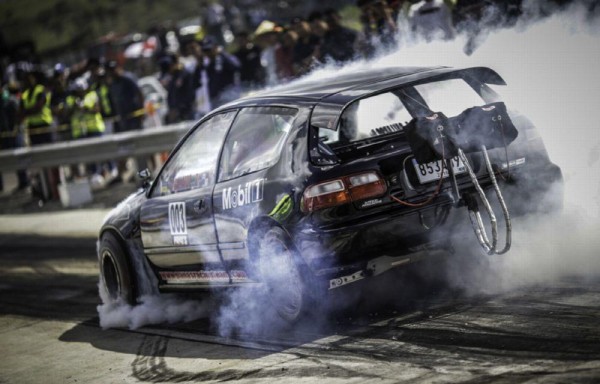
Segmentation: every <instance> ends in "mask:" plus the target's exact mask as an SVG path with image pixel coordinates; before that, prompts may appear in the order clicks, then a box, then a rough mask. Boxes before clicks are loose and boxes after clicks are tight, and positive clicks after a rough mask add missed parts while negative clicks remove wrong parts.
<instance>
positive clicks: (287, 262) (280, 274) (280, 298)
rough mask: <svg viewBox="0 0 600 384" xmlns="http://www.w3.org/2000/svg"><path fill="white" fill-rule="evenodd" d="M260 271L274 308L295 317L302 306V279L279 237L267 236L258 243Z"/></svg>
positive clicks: (282, 313) (292, 258) (287, 249)
mask: <svg viewBox="0 0 600 384" xmlns="http://www.w3.org/2000/svg"><path fill="white" fill-rule="evenodd" d="M259 254H260V272H261V275H262V277H263V281H264V283H265V285H266V289H267V292H268V294H269V296H270V298H271V301H272V304H273V305H274V307H275V308H276V310H277V311H278V312H279V313H280V314H281V315H283V316H285V317H295V316H296V315H297V314H298V313H299V311H300V309H301V307H302V281H301V279H300V274H299V273H298V269H297V267H296V264H295V262H294V257H293V254H292V252H291V251H290V249H289V248H288V247H287V246H286V245H285V244H284V242H283V241H282V240H281V239H278V238H275V237H272V236H271V237H267V238H265V239H264V240H263V242H261V244H260V252H259Z"/></svg>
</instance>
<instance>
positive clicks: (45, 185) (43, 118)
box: [20, 67, 58, 204]
mask: <svg viewBox="0 0 600 384" xmlns="http://www.w3.org/2000/svg"><path fill="white" fill-rule="evenodd" d="M44 82H45V77H44V74H43V73H42V72H41V71H39V70H38V69H36V68H33V67H31V68H30V69H29V70H28V71H26V72H25V89H24V90H23V93H22V94H21V106H20V117H21V119H22V121H23V123H24V125H25V127H26V128H27V134H28V136H29V143H30V144H31V145H32V146H35V145H41V144H48V143H51V142H52V122H53V118H52V111H51V109H50V97H51V95H50V92H49V91H48V89H47V88H46V86H45V85H44ZM34 177H35V180H36V183H35V186H34V188H33V190H32V192H33V195H34V197H36V198H38V199H39V202H40V203H42V204H43V203H44V202H45V201H48V200H50V199H52V198H54V199H57V198H58V188H57V185H58V169H56V168H50V169H42V171H41V172H40V173H38V174H37V175H35V176H34Z"/></svg>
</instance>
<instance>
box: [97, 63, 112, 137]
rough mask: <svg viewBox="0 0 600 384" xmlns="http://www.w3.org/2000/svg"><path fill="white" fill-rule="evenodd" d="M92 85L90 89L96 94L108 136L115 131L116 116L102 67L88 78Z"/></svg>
mask: <svg viewBox="0 0 600 384" xmlns="http://www.w3.org/2000/svg"><path fill="white" fill-rule="evenodd" d="M90 79H91V80H92V81H94V83H93V84H92V86H91V88H92V89H93V90H94V91H96V93H97V94H98V99H99V100H100V113H101V114H102V118H103V119H104V125H105V127H106V130H105V133H107V134H110V133H113V132H114V131H115V129H114V127H115V123H114V121H115V117H116V115H117V113H116V111H115V107H114V103H113V100H112V96H111V94H110V86H109V85H108V81H107V78H106V70H105V69H104V68H103V67H100V68H98V71H97V72H96V74H95V75H93V76H92V77H91V78H90Z"/></svg>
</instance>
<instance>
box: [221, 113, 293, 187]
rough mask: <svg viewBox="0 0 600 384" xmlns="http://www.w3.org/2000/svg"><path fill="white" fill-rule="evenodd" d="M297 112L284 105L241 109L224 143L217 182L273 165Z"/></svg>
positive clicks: (277, 158)
mask: <svg viewBox="0 0 600 384" xmlns="http://www.w3.org/2000/svg"><path fill="white" fill-rule="evenodd" d="M297 114H298V110H296V109H292V108H284V107H252V108H244V109H242V110H241V111H240V113H239V114H238V115H237V117H236V118H235V121H234V122H233V126H232V127H231V130H230V132H229V135H228V136H227V139H226V140H225V145H224V146H223V154H222V157H221V162H220V164H221V165H220V166H221V168H220V170H219V181H224V180H230V179H233V178H235V177H239V176H243V175H245V174H248V173H251V172H255V171H259V170H261V169H265V168H268V167H270V166H272V165H273V164H275V163H276V162H277V161H278V160H279V154H280V153H281V149H282V147H283V144H284V143H285V140H286V137H287V134H288V133H289V131H290V130H291V128H292V123H293V121H294V118H295V117H296V115H297Z"/></svg>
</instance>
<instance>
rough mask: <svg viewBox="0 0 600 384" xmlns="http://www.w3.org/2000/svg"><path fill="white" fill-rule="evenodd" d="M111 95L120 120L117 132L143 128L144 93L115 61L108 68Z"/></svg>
mask: <svg viewBox="0 0 600 384" xmlns="http://www.w3.org/2000/svg"><path fill="white" fill-rule="evenodd" d="M106 80H107V84H108V86H109V95H110V97H111V99H112V101H113V103H114V104H113V106H114V108H115V112H116V115H117V117H118V121H117V122H116V123H115V125H114V131H115V132H125V131H131V130H136V129H142V120H143V117H144V95H143V94H142V91H141V90H140V88H139V87H138V85H137V83H136V82H135V80H134V79H133V78H131V77H130V76H128V75H126V74H125V73H123V70H122V68H119V67H117V63H116V62H115V61H110V62H109V63H108V65H107V68H106Z"/></svg>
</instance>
